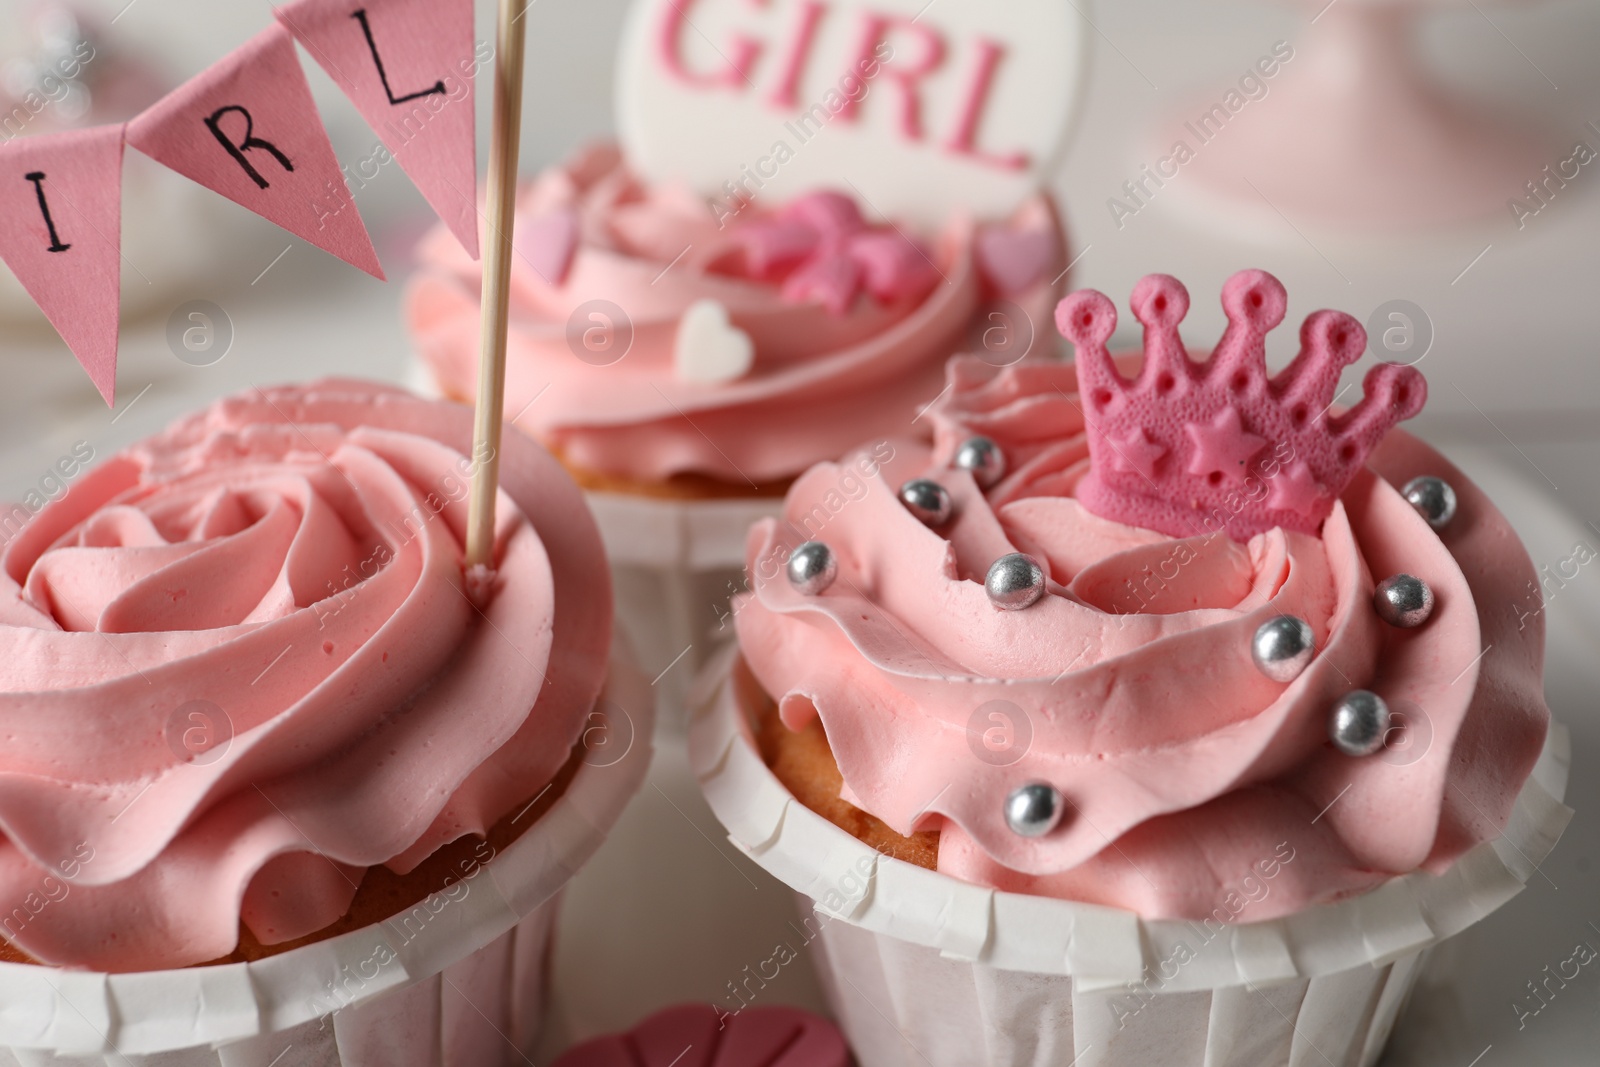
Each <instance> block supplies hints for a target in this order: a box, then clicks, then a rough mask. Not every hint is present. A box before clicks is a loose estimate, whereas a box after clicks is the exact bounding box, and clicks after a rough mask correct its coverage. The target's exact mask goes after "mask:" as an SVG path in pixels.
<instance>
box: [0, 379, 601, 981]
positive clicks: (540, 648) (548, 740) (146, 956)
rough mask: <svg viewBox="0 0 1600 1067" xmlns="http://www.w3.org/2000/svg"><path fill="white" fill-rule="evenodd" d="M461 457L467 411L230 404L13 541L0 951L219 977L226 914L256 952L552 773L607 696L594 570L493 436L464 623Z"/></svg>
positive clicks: (2, 768)
mask: <svg viewBox="0 0 1600 1067" xmlns="http://www.w3.org/2000/svg"><path fill="white" fill-rule="evenodd" d="M471 440H472V425H471V412H470V411H468V410H467V409H465V408H461V407H458V406H456V405H453V404H445V403H436V402H429V401H423V400H418V399H417V398H415V397H412V396H410V395H409V394H406V393H403V392H400V391H398V390H392V389H389V388H388V387H384V386H377V385H371V384H367V383H361V382H353V381H325V382H321V383H318V384H315V385H310V386H304V387H284V388H276V389H266V390H257V391H253V392H251V393H248V394H242V395H240V396H238V397H235V398H232V399H229V400H224V401H222V402H220V403H218V404H216V405H214V406H213V407H211V408H209V409H207V410H205V411H202V412H200V413H198V414H196V415H193V416H191V417H189V418H186V419H184V420H181V421H179V422H177V423H176V424H174V425H173V426H171V427H170V428H168V429H167V430H166V431H164V432H162V433H160V434H158V435H156V436H155V437H153V438H151V439H149V440H147V441H145V442H144V443H143V444H141V445H138V446H136V447H134V448H132V449H130V450H129V451H127V452H125V453H122V454H120V455H118V456H116V457H114V458H112V459H111V460H109V461H108V462H106V463H104V464H103V465H101V466H100V467H98V468H97V469H96V470H94V471H93V472H91V473H90V474H88V475H87V476H85V477H84V478H83V479H82V480H81V481H80V482H79V483H78V484H76V485H75V486H74V487H73V488H72V489H71V490H70V491H69V492H68V493H67V494H66V495H65V496H63V497H62V498H61V499H60V500H59V501H57V502H56V503H55V504H53V505H51V506H49V507H48V508H47V509H46V510H45V511H43V512H41V513H40V514H39V515H38V516H37V517H36V518H35V519H34V520H33V521H32V522H31V523H29V524H28V525H27V526H26V527H24V528H23V530H22V531H21V532H20V533H19V534H18V535H17V536H16V537H15V538H14V539H13V540H12V541H11V542H10V543H9V544H8V545H7V546H6V548H5V550H4V554H3V555H0V642H3V644H4V648H5V653H6V654H5V655H4V657H3V658H0V734H3V736H4V737H5V741H6V743H5V745H4V746H3V747H0V901H4V902H5V903H6V913H5V914H0V932H3V933H4V935H5V936H6V937H7V938H8V939H9V940H11V941H13V942H14V943H15V944H16V945H17V946H18V947H19V948H21V949H22V950H23V951H25V952H27V953H28V954H29V955H31V956H32V957H34V958H35V959H38V960H41V961H43V962H46V963H51V964H57V965H63V966H70V967H78V968H92V969H96V970H102V971H109V972H127V971H140V970H150V969H161V968H168V967H182V966H188V965H193V964H198V963H203V962H206V961H208V960H213V959H217V958H220V957H223V956H226V955H228V954H229V953H231V952H232V951H233V950H234V948H235V946H236V944H237V942H238V938H239V929H240V922H241V919H242V920H243V922H244V924H245V925H246V926H247V927H248V928H249V929H250V930H251V932H252V933H253V934H254V935H255V936H256V937H257V938H258V939H259V940H260V941H261V942H263V943H265V944H269V945H270V944H279V943H282V942H285V941H289V940H293V939H295V938H298V937H302V936H305V935H307V934H310V933H313V932H315V931H317V930H320V929H322V928H323V927H325V926H327V925H329V924H330V923H332V922H334V921H335V920H337V919H338V918H340V917H341V916H342V915H343V914H344V913H345V911H346V910H347V909H348V907H349V905H350V902H351V900H352V898H353V896H354V894H355V891H356V887H357V885H359V883H360V881H361V878H362V875H363V873H364V872H365V870H366V869H367V868H369V867H374V866H378V865H387V866H388V867H390V868H392V869H394V870H395V871H397V872H399V873H402V874H404V873H406V872H408V871H410V870H412V869H414V868H415V867H416V866H417V865H418V864H419V863H420V862H421V861H422V860H424V859H425V858H426V857H428V856H429V855H431V854H432V853H433V852H434V851H436V850H437V849H438V848H440V847H441V846H443V845H445V844H448V843H449V842H451V841H454V840H456V839H458V838H460V837H462V836H464V835H467V834H470V833H476V832H482V831H484V830H486V829H487V828H488V827H489V826H491V825H493V824H494V823H495V822H497V821H498V820H499V819H500V818H502V817H503V816H504V815H506V814H508V813H509V812H510V811H511V810H512V808H513V806H514V805H517V804H519V803H523V802H525V801H526V800H528V799H529V798H531V797H532V796H533V795H534V793H535V792H537V790H538V789H539V787H540V785H541V784H542V783H544V782H548V781H549V780H550V779H551V778H552V777H554V775H555V774H556V772H557V771H558V770H559V769H560V767H561V766H562V765H563V764H564V763H565V762H566V761H567V759H568V758H569V756H570V754H571V749H572V746H573V745H574V744H575V742H576V740H577V738H578V735H579V733H580V731H581V729H582V725H583V722H584V718H585V716H586V715H587V714H588V713H589V711H590V710H591V709H592V708H593V706H594V703H595V701H596V700H597V699H598V696H599V693H600V689H601V686H602V684H603V682H604V678H605V675H606V663H607V658H608V654H609V647H610V630H611V607H610V603H611V601H610V596H609V593H608V591H607V584H606V583H607V578H606V568H605V564H604V557H603V554H602V551H601V548H600V543H599V540H598V535H597V532H596V530H595V528H594V526H593V523H592V522H591V521H590V520H589V519H588V518H587V512H586V511H585V510H584V508H583V506H582V501H581V497H580V495H579V493H578V491H577V489H576V487H575V486H573V485H572V483H571V481H570V480H569V479H568V478H567V477H566V476H565V474H564V472H563V471H562V470H561V468H560V467H559V465H557V464H556V463H555V462H554V461H553V460H551V459H550V458H549V456H547V455H546V454H545V453H544V452H542V451H541V450H540V449H538V448H537V447H536V446H534V445H533V444H532V443H531V442H529V441H526V440H525V439H521V438H519V437H517V435H514V434H513V435H508V437H507V440H506V442H505V447H504V450H503V453H502V455H501V457H500V459H501V464H502V466H501V479H502V491H501V494H500V500H499V509H498V526H497V550H496V560H497V574H496V579H495V583H496V584H495V589H494V592H493V596H492V599H491V600H490V601H489V602H488V603H487V605H486V606H485V607H484V608H483V609H482V610H481V611H480V610H479V609H478V608H476V607H474V605H473V603H472V602H471V601H470V600H469V599H468V598H467V596H466V595H465V594H464V592H463V590H462V550H461V543H462V540H463V538H464V536H465V527H466V486H467V483H468V480H469V476H470V471H471V470H472V468H473V462H472V458H471V457H470V456H469V453H470V452H471ZM35 902H41V903H40V906H37V907H36V906H35ZM12 907H16V908H17V910H15V911H11V910H10V909H11V908H12Z"/></svg>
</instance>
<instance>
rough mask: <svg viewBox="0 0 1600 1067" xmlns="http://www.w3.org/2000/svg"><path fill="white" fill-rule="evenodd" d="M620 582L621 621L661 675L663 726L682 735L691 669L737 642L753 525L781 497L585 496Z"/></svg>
mask: <svg viewBox="0 0 1600 1067" xmlns="http://www.w3.org/2000/svg"><path fill="white" fill-rule="evenodd" d="M586 495H587V497H588V501H589V508H590V510H591V511H593V512H594V516H595V521H596V522H598V523H599V524H600V536H601V539H602V540H604V541H605V545H606V555H607V556H608V557H609V558H610V560H611V572H612V577H613V579H614V581H615V585H616V599H617V617H618V619H619V620H620V621H621V623H622V625H623V627H624V628H625V629H626V630H627V631H628V636H629V637H630V638H631V639H632V640H633V645H634V649H635V650H636V652H637V653H638V656H639V662H640V663H641V664H642V665H643V667H644V670H645V673H646V674H648V675H649V677H650V678H652V679H657V680H658V684H657V686H656V689H657V691H658V699H659V700H660V705H661V711H662V715H661V720H662V724H663V725H664V726H666V727H668V728H676V729H678V730H681V729H682V728H683V726H684V723H685V721H686V718H687V715H686V712H685V710H684V709H685V706H686V698H687V695H688V692H689V688H690V685H691V684H692V682H693V679H694V677H695V674H696V672H697V671H698V670H699V669H700V667H701V666H703V665H704V664H705V663H706V662H707V661H708V660H709V659H710V658H711V655H712V653H713V651H714V650H715V649H716V648H718V647H720V646H721V645H722V644H723V643H725V642H727V641H728V640H730V639H731V638H732V636H733V617H732V614H731V611H732V609H731V607H730V603H729V602H730V600H731V599H732V597H733V595H734V593H736V592H739V591H740V590H742V589H744V587H745V543H746V540H747V538H748V535H749V533H750V527H751V526H753V525H755V524H756V523H757V522H759V521H761V520H762V519H766V518H773V517H776V516H777V515H778V513H779V511H780V510H781V508H782V507H783V501H782V499H780V498H778V497H773V498H772V499H770V500H767V499H758V500H658V499H652V498H647V497H636V496H628V495H625V494H621V493H595V492H591V493H588V494H586Z"/></svg>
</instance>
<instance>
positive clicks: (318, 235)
mask: <svg viewBox="0 0 1600 1067" xmlns="http://www.w3.org/2000/svg"><path fill="white" fill-rule="evenodd" d="M247 139H248V145H249V147H245V145H246V143H247ZM225 142H226V143H225ZM128 143H129V144H130V145H132V146H133V147H135V148H137V149H138V150H139V151H141V152H143V153H144V154H145V155H147V156H149V157H150V158H151V159H154V160H155V161H156V162H158V163H160V164H162V165H163V166H166V167H170V168H171V169H173V170H175V171H177V172H178V173H179V174H182V175H183V176H184V177H186V178H189V179H191V180H193V181H195V182H198V183H199V184H201V185H204V186H205V187H206V188H208V189H211V190H214V191H215V192H218V193H221V194H222V195H223V196H225V197H227V198H228V199H229V200H232V201H233V202H234V203H236V204H239V205H241V206H242V207H246V208H249V209H250V210H251V211H254V212H255V213H256V214H258V215H260V216H261V217H262V218H264V219H266V220H268V221H269V222H273V223H275V224H277V225H279V226H282V227H283V228H284V229H285V230H288V231H289V232H290V233H292V234H294V235H295V236H296V237H301V238H303V239H305V240H306V241H309V242H310V243H312V244H314V245H316V246H317V247H318V248H321V249H323V250H325V251H327V252H330V253H332V254H333V255H335V256H338V257H339V258H340V259H342V260H344V261H345V262H346V263H349V264H351V265H352V266H355V267H360V268H361V269H362V270H364V271H366V272H367V273H368V274H371V275H372V276H373V277H375V278H379V279H381V278H383V268H382V267H381V266H379V264H378V255H377V253H376V252H375V251H373V248H372V240H371V238H369V237H368V236H367V228H366V226H365V225H364V224H363V223H362V221H361V216H360V214H359V213H358V212H357V211H356V206H355V202H354V200H353V199H352V198H351V196H350V190H349V188H348V187H347V186H346V185H345V181H344V175H343V174H342V173H341V172H340V170H339V161H338V159H337V158H336V157H335V156H334V154H333V145H332V144H330V143H329V141H328V134H327V131H326V130H324V129H323V127H322V119H321V118H320V117H319V116H318V115H317V108H316V104H315V103H314V102H313V101H312V99H311V87H310V86H309V85H307V84H306V78H305V74H304V72H303V71H301V69H300V62H299V59H298V58H297V57H296V56H295V53H294V41H293V39H292V38H291V37H290V36H289V31H288V30H286V29H284V28H283V27H282V26H277V25H274V26H271V27H269V28H267V29H266V30H263V31H262V32H261V33H259V34H257V35H256V36H255V37H253V38H251V40H250V41H248V42H247V43H245V44H244V45H242V46H241V47H239V48H238V49H236V50H235V51H233V52H231V53H229V54H228V55H226V56H224V57H223V58H222V59H221V60H220V61H218V62H217V63H216V64H214V65H213V66H211V67H210V68H209V69H207V70H206V71H204V72H203V73H201V74H200V75H199V76H197V77H195V78H194V79H192V80H190V81H189V82H187V83H185V84H184V85H182V86H180V87H179V88H178V89H177V90H176V91H174V92H173V93H171V94H170V95H168V96H167V97H165V98H164V99H162V100H161V101H160V102H159V103H157V104H156V105H155V106H154V107H152V108H151V109H150V110H148V111H146V112H145V113H144V114H143V115H140V116H139V117H138V118H136V119H134V120H133V122H131V123H129V124H128ZM285 160H287V161H288V164H287V165H285V163H284V161H285ZM291 168H292V169H291Z"/></svg>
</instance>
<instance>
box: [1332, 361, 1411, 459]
mask: <svg viewBox="0 0 1600 1067" xmlns="http://www.w3.org/2000/svg"><path fill="white" fill-rule="evenodd" d="M1361 388H1362V390H1363V393H1364V395H1363V396H1362V398H1361V403H1359V404H1357V405H1356V406H1355V407H1353V408H1351V409H1350V410H1349V411H1347V412H1345V413H1344V414H1342V415H1339V416H1336V417H1334V418H1332V419H1329V420H1328V429H1329V431H1330V432H1332V433H1334V434H1336V435H1337V436H1338V437H1339V438H1340V439H1341V441H1344V442H1346V443H1347V445H1348V444H1351V443H1353V444H1355V445H1357V446H1358V447H1359V446H1362V445H1365V446H1366V449H1365V450H1367V451H1370V450H1371V449H1373V448H1376V447H1377V444H1378V442H1379V441H1380V440H1382V439H1383V435H1384V434H1386V433H1388V432H1389V430H1390V428H1391V427H1393V426H1394V424H1395V423H1397V422H1401V421H1403V420H1405V419H1409V418H1413V417H1415V416H1416V415H1417V413H1419V412H1420V411H1421V410H1422V408H1423V405H1425V404H1426V403H1427V402H1428V380H1427V379H1426V378H1424V377H1423V376H1422V372H1421V371H1419V370H1417V368H1415V367H1408V366H1406V365H1405V364H1403V363H1380V364H1379V365H1378V366H1376V367H1373V368H1372V369H1371V370H1370V371H1368V372H1367V377H1366V380H1365V381H1363V382H1362V384H1361Z"/></svg>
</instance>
